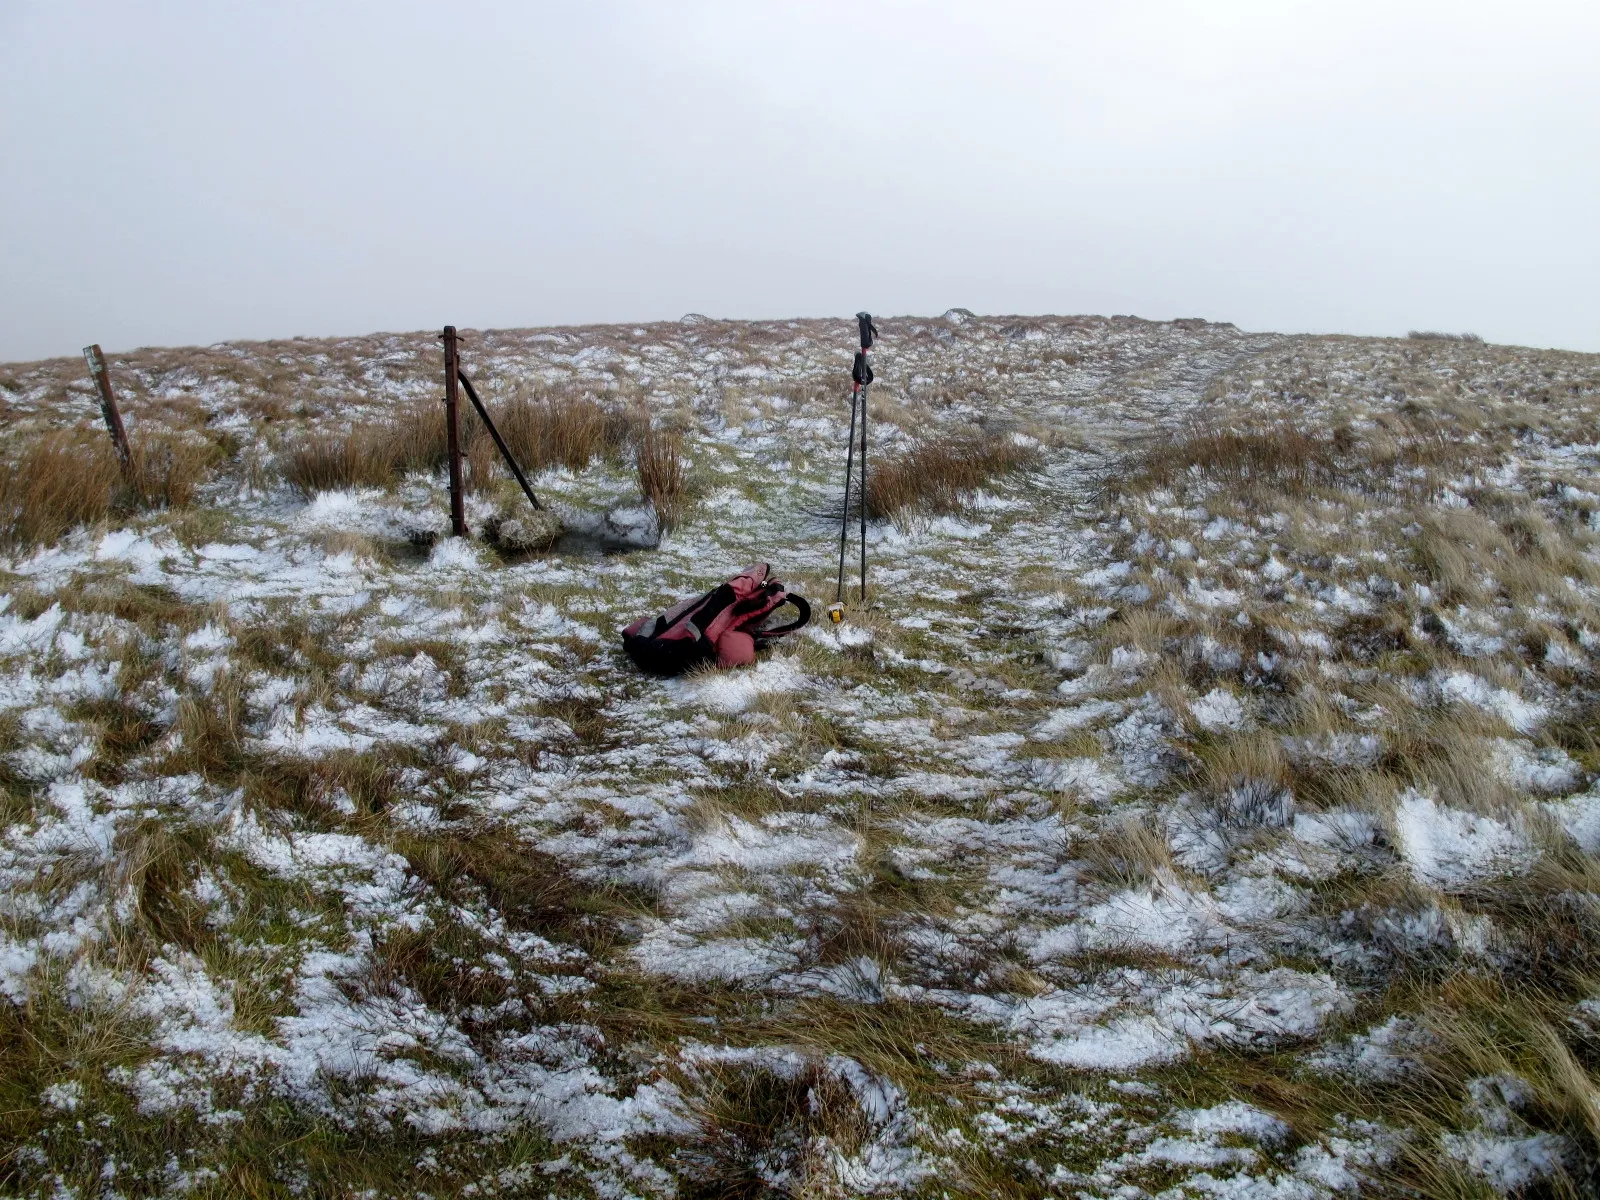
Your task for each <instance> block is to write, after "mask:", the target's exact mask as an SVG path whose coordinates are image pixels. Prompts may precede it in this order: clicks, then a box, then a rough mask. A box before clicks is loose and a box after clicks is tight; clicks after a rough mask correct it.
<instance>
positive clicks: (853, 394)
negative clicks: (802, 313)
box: [828, 312, 878, 625]
mask: <svg viewBox="0 0 1600 1200" xmlns="http://www.w3.org/2000/svg"><path fill="white" fill-rule="evenodd" d="M856 323H857V325H858V326H859V327H860V330H861V349H860V350H858V351H856V358H855V362H854V363H853V364H852V365H851V368H850V381H851V386H850V440H849V441H848V442H846V443H845V456H844V511H843V513H842V515H841V516H840V518H839V581H838V585H837V586H836V587H835V589H834V593H833V603H832V604H831V605H830V606H829V607H828V618H829V620H831V621H832V622H833V623H834V624H835V625H837V624H839V622H841V621H843V620H844V556H845V550H846V547H847V545H848V543H849V540H850V478H851V475H852V474H853V470H854V461H855V450H856V411H857V408H858V406H859V409H860V413H861V484H860V486H859V487H858V488H857V489H856V490H857V494H858V495H859V497H860V499H859V503H860V505H861V596H860V599H861V602H862V603H863V604H864V603H866V599H867V386H868V385H869V384H870V383H871V382H872V364H871V363H870V362H869V361H868V360H867V352H868V351H869V350H871V349H872V343H873V340H874V339H875V338H876V337H877V336H878V327H877V326H876V325H874V324H873V323H872V314H870V313H864V312H859V313H857V314H856Z"/></svg>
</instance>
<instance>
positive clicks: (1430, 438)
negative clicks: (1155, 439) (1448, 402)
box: [1125, 406, 1470, 499]
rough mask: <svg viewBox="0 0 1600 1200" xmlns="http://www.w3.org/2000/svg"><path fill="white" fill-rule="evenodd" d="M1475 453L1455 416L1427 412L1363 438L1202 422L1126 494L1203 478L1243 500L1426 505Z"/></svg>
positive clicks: (1153, 458) (1283, 425)
mask: <svg viewBox="0 0 1600 1200" xmlns="http://www.w3.org/2000/svg"><path fill="white" fill-rule="evenodd" d="M1468 453H1470V450H1469V449H1468V448H1467V447H1466V446H1465V445H1464V440H1463V439H1462V438H1461V437H1460V431H1459V430H1458V429H1456V428H1455V423H1454V421H1453V416H1452V414H1442V413H1436V412H1433V411H1431V410H1428V409H1425V408H1422V407H1421V406H1417V407H1416V408H1414V409H1413V410H1412V411H1410V412H1404V413H1385V414H1382V415H1380V416H1379V417H1378V418H1377V419H1376V421H1375V422H1374V425H1373V427H1372V428H1369V429H1365V430H1362V431H1361V432H1359V433H1357V432H1355V431H1353V430H1351V429H1350V428H1349V427H1348V426H1342V425H1341V426H1337V427H1335V428H1332V429H1329V430H1325V431H1317V432H1312V431H1308V430H1307V429H1306V428H1305V427H1303V426H1302V425H1299V424H1296V423H1294V422H1293V421H1290V420H1287V419H1280V420H1268V421H1246V422H1241V423H1237V424H1231V425H1228V426H1220V425H1216V424H1211V423H1209V422H1206V421H1197V422H1196V423H1194V424H1192V425H1191V426H1190V427H1189V429H1188V430H1187V431H1185V432H1184V433H1183V434H1181V435H1180V436H1178V437H1176V438H1171V439H1167V440H1163V441H1161V442H1159V443H1156V444H1154V445H1151V446H1150V447H1148V448H1147V449H1146V451H1145V453H1144V455H1143V456H1142V458H1141V459H1140V460H1139V462H1138V463H1137V465H1136V466H1135V468H1134V470H1133V471H1132V472H1131V473H1130V474H1129V475H1128V476H1127V477H1126V479H1125V486H1127V487H1130V488H1133V489H1136V490H1137V489H1140V488H1153V487H1173V486H1176V485H1178V484H1180V483H1182V482H1184V481H1185V480H1186V479H1195V478H1198V479H1201V480H1206V481H1210V482H1214V483H1221V484H1223V485H1225V486H1226V487H1228V488H1230V489H1231V490H1234V491H1236V492H1237V493H1239V494H1240V495H1242V496H1250V495H1255V496H1257V497H1261V496H1265V495H1268V494H1276V495H1283V496H1296V497H1299V496H1306V495H1309V494H1312V493H1314V492H1318V491H1321V490H1351V489H1359V490H1362V491H1365V492H1368V493H1370V494H1373V495H1381V496H1395V497H1403V498H1409V499H1418V498H1421V497H1423V496H1426V495H1427V494H1428V493H1429V492H1430V491H1431V490H1432V489H1433V487H1434V484H1435V481H1436V480H1437V479H1439V478H1441V477H1443V476H1445V475H1447V474H1448V473H1450V472H1452V471H1454V470H1456V469H1457V468H1459V466H1460V465H1461V463H1462V461H1463V459H1464V457H1465V456H1466V455H1467V454H1468Z"/></svg>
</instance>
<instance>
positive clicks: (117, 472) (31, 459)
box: [0, 430, 221, 546]
mask: <svg viewBox="0 0 1600 1200" xmlns="http://www.w3.org/2000/svg"><path fill="white" fill-rule="evenodd" d="M131 449H132V457H131V460H130V462H129V464H128V468H127V470H126V471H124V470H123V468H122V464H121V463H120V462H119V461H118V459H117V456H116V454H115V453H114V452H113V450H112V449H111V446H110V443H109V441H108V440H107V439H106V438H104V437H99V436H94V435H93V434H90V433H88V432H87V431H78V430H58V431H53V432H49V433H45V434H44V435H42V436H41V437H39V438H37V439H35V440H33V441H31V442H30V443H28V444H27V445H26V446H25V447H24V448H23V450H22V452H21V454H20V455H18V456H17V458H15V459H13V460H12V461H10V462H6V463H3V464H0V546H31V545H48V544H50V543H51V542H55V541H58V540H59V539H60V538H61V537H62V536H63V535H64V534H66V533H68V532H69V531H71V530H73V529H75V528H77V527H79V526H81V525H92V524H94V523H95V522H97V521H102V520H105V519H107V518H109V517H112V516H116V515H127V514H129V513H132V512H135V511H137V510H139V509H151V508H182V507H184V506H186V505H188V504H189V503H190V501H191V500H193V499H194V494H195V489H196V488H197V487H198V486H199V485H200V484H201V482H203V481H204V479H205V478H206V477H207V476H208V475H209V474H210V472H211V469H212V468H213V467H214V466H215V465H216V463H217V460H218V459H219V458H220V456H221V451H220V450H219V449H218V447H217V446H216V445H214V444H213V443H210V442H205V441H198V440H194V439H191V438H185V437H182V436H179V435H174V434H162V435H157V436H154V437H150V438H137V439H134V440H133V441H132V446H131Z"/></svg>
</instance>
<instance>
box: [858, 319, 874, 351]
mask: <svg viewBox="0 0 1600 1200" xmlns="http://www.w3.org/2000/svg"><path fill="white" fill-rule="evenodd" d="M856 324H857V325H859V326H860V327H861V349H862V350H864V351H865V350H871V349H872V340H873V339H874V338H876V337H877V336H878V327H877V326H876V325H874V324H873V323H872V314H871V313H864V312H858V313H857V314H856Z"/></svg>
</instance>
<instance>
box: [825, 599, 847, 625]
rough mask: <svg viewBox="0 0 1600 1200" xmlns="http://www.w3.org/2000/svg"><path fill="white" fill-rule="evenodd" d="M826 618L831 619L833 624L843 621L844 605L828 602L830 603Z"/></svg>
mask: <svg viewBox="0 0 1600 1200" xmlns="http://www.w3.org/2000/svg"><path fill="white" fill-rule="evenodd" d="M828 620H830V621H832V622H833V623H834V624H835V625H837V624H839V623H840V622H841V621H843V620H844V605H842V604H830V605H828Z"/></svg>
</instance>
